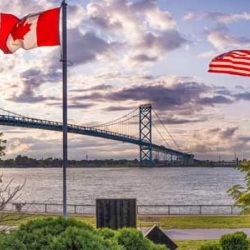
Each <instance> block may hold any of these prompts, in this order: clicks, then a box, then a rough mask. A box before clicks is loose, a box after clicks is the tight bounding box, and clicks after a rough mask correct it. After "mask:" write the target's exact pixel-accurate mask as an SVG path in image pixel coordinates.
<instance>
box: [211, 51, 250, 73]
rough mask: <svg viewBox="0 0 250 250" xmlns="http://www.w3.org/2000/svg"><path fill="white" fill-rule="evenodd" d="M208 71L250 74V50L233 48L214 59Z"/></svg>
mask: <svg viewBox="0 0 250 250" xmlns="http://www.w3.org/2000/svg"><path fill="white" fill-rule="evenodd" d="M208 72H212V73H224V74H232V75H240V76H250V51H249V50H233V51H229V52H227V53H224V54H222V55H219V56H217V57H215V58H213V59H212V61H211V62H210V64H209V70H208Z"/></svg>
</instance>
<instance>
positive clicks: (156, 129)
mask: <svg viewBox="0 0 250 250" xmlns="http://www.w3.org/2000/svg"><path fill="white" fill-rule="evenodd" d="M153 127H154V128H155V129H156V131H157V133H158V134H159V135H160V137H161V138H162V139H163V141H165V143H166V144H167V146H168V147H169V148H171V147H170V145H169V143H168V142H167V140H166V139H165V138H164V137H163V135H162V134H161V133H160V131H159V130H158V128H157V127H156V125H155V124H154V123H153Z"/></svg>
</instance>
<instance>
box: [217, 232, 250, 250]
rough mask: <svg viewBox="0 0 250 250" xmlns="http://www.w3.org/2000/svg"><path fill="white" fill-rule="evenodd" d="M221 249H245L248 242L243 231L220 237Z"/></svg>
mask: <svg viewBox="0 0 250 250" xmlns="http://www.w3.org/2000/svg"><path fill="white" fill-rule="evenodd" d="M220 244H221V246H222V249H223V250H247V249H248V246H249V243H248V240H247V236H246V234H245V233H244V232H236V233H232V234H225V235H223V236H222V237H221V239H220Z"/></svg>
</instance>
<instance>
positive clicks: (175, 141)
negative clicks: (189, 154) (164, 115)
mask: <svg viewBox="0 0 250 250" xmlns="http://www.w3.org/2000/svg"><path fill="white" fill-rule="evenodd" d="M153 111H154V114H155V115H156V117H157V118H158V120H159V121H160V123H161V125H162V126H163V128H164V129H165V130H166V131H167V133H168V135H169V136H170V138H171V139H172V141H173V142H174V144H175V146H176V147H177V148H178V149H179V150H180V151H181V149H180V147H179V145H178V144H177V142H176V141H175V139H174V138H173V136H172V135H171V134H170V132H169V131H168V129H167V128H166V126H165V125H164V123H163V122H162V120H161V119H160V117H159V116H158V114H157V113H156V111H155V110H154V109H153Z"/></svg>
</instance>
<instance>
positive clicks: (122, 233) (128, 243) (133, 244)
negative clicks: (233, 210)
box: [116, 228, 167, 250]
mask: <svg viewBox="0 0 250 250" xmlns="http://www.w3.org/2000/svg"><path fill="white" fill-rule="evenodd" d="M116 237H117V241H118V244H119V245H122V246H123V247H124V250H166V249H167V248H166V247H165V246H163V245H156V244H154V243H153V242H152V241H150V240H149V239H147V238H144V237H143V235H142V233H141V232H140V231H138V230H136V229H134V228H122V229H120V230H118V234H117V236H116Z"/></svg>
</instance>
